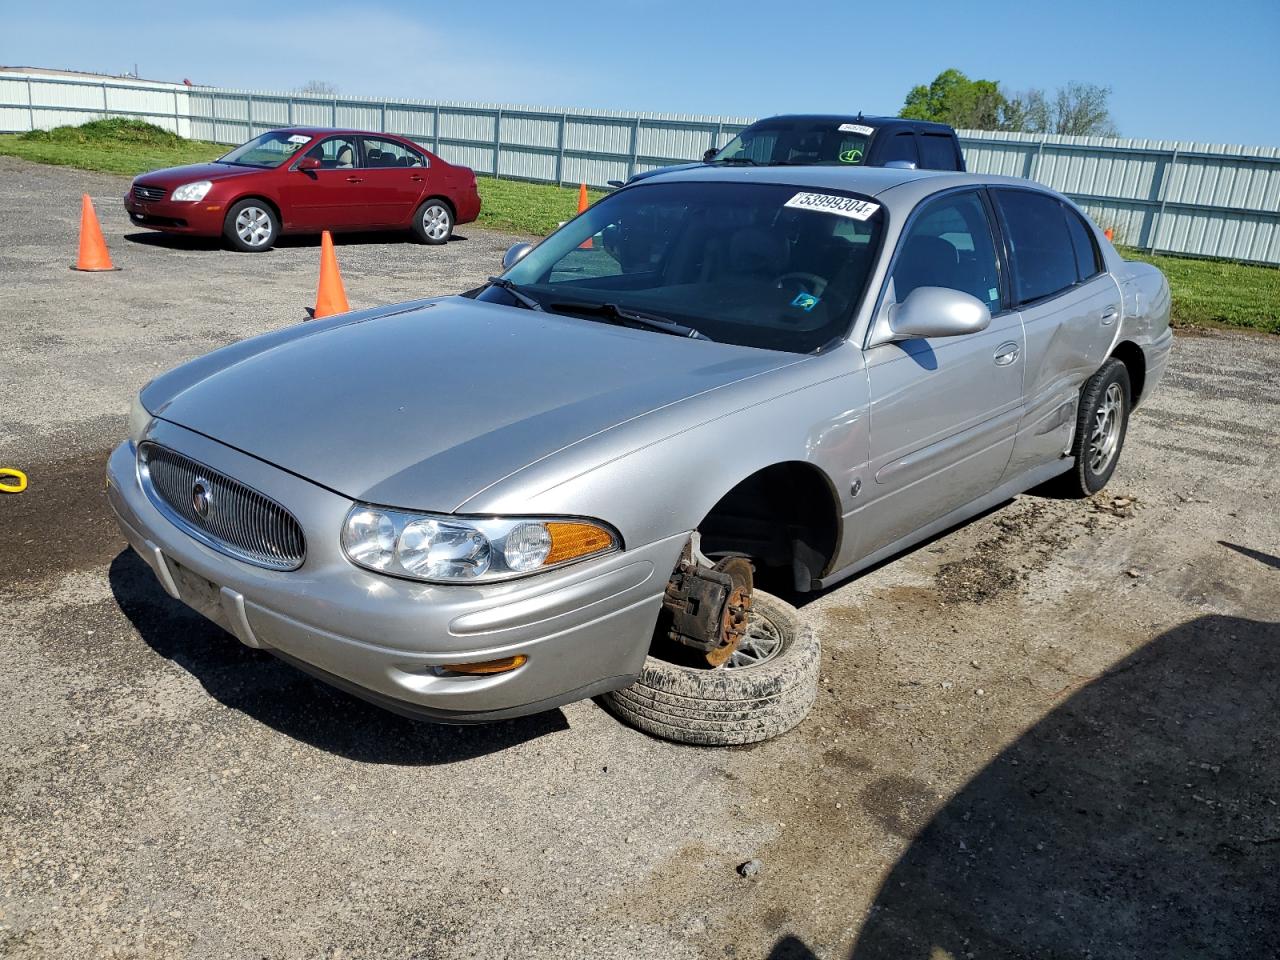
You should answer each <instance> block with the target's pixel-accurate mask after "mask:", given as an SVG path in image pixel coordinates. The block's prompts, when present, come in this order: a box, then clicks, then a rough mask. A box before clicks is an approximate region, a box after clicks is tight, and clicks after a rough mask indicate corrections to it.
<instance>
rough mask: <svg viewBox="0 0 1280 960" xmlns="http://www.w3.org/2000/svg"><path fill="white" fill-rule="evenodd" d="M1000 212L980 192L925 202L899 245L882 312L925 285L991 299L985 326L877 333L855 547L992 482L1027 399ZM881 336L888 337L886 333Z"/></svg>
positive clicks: (899, 531) (871, 547)
mask: <svg viewBox="0 0 1280 960" xmlns="http://www.w3.org/2000/svg"><path fill="white" fill-rule="evenodd" d="M991 223H992V219H991V215H990V212H989V209H988V204H987V202H986V200H985V197H984V195H983V194H982V193H981V192H980V191H978V190H966V191H960V192H955V193H948V194H945V195H944V196H942V197H938V198H935V199H932V200H928V201H926V202H925V204H924V205H923V206H922V207H920V208H918V209H917V210H916V212H915V213H914V214H913V216H912V219H911V220H910V221H909V222H908V225H907V229H906V231H905V233H904V235H903V237H902V239H901V240H900V242H899V245H898V249H897V251H896V253H895V260H894V265H893V267H892V271H891V273H890V279H889V281H888V287H887V289H886V295H885V297H884V301H883V303H882V304H881V317H883V316H884V315H885V312H886V311H887V310H888V309H889V307H890V305H892V304H893V303H900V302H902V301H904V300H905V299H906V298H907V296H908V295H909V294H910V293H911V291H912V290H915V289H916V288H918V287H948V288H951V289H955V290H961V291H963V292H965V293H969V294H971V295H973V296H975V297H977V298H978V299H979V300H981V301H982V302H984V303H985V304H987V307H988V308H989V309H990V310H991V313H992V319H991V324H990V326H988V327H987V329H985V330H982V331H979V332H978V333H972V334H966V335H961V336H955V337H935V338H927V339H926V338H914V339H906V340H896V341H890V342H876V339H877V335H878V334H879V331H881V330H885V329H887V327H886V326H885V325H884V324H883V323H876V324H875V325H874V329H873V333H872V339H871V341H870V345H869V346H868V348H867V349H866V350H865V352H864V357H865V361H866V365H867V375H868V381H869V388H870V400H871V405H870V426H869V444H870V449H869V454H870V458H869V464H868V471H867V472H868V476H867V479H866V483H865V484H864V486H865V488H866V491H867V495H868V500H867V502H866V504H865V506H864V507H863V509H862V510H860V511H859V520H858V524H859V552H861V553H862V554H863V555H866V554H869V553H872V552H874V551H875V550H877V549H880V548H881V547H885V546H888V545H889V544H892V543H894V542H895V541H897V540H900V539H902V538H903V537H906V536H908V535H909V534H911V533H913V532H914V531H916V530H918V529H920V528H921V527H923V526H925V525H927V524H929V523H930V522H932V521H934V520H937V519H939V518H941V517H944V516H946V515H947V514H948V513H950V512H951V511H953V510H956V509H958V508H959V507H962V506H965V505H966V504H968V503H970V502H971V501H973V500H975V499H977V498H978V497H980V496H982V495H984V494H986V493H988V492H990V491H991V490H992V489H994V488H995V486H996V485H997V483H998V482H999V480H1000V477H1001V475H1002V474H1003V473H1004V469H1005V466H1006V464H1007V463H1008V462H1009V456H1010V453H1011V451H1012V450H1013V443H1014V435H1015V432H1016V428H1017V425H1018V417H1019V415H1020V412H1021V406H1022V356H1023V353H1024V348H1023V334H1022V321H1021V318H1020V316H1019V314H1018V313H1017V312H1016V311H1013V310H1006V309H1004V304H1005V303H1006V302H1007V301H1006V298H1005V296H1004V294H1003V292H1002V283H1001V278H1000V266H999V258H998V257H997V254H996V246H995V234H994V232H993V230H992V227H991ZM879 339H880V340H884V337H883V335H881V336H880V337H879Z"/></svg>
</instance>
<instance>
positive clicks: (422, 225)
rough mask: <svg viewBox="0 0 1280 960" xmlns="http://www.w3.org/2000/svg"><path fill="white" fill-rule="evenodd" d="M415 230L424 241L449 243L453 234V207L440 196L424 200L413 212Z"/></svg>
mask: <svg viewBox="0 0 1280 960" xmlns="http://www.w3.org/2000/svg"><path fill="white" fill-rule="evenodd" d="M413 232H414V234H415V235H416V236H417V238H418V239H419V240H421V241H422V242H423V243H429V244H432V245H435V244H441V243H448V242H449V238H450V237H452V236H453V208H452V207H450V206H449V204H447V203H445V202H444V201H443V200H441V199H439V198H438V197H431V198H430V199H428V200H424V201H422V203H421V204H420V205H419V206H418V209H417V210H416V211H414V214H413Z"/></svg>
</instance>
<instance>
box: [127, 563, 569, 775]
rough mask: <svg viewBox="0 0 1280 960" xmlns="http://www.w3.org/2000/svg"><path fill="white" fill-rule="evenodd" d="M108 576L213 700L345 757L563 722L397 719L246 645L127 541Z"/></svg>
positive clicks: (436, 749) (503, 736)
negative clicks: (173, 589) (181, 598)
mask: <svg viewBox="0 0 1280 960" xmlns="http://www.w3.org/2000/svg"><path fill="white" fill-rule="evenodd" d="M108 580H109V582H110V585H111V592H112V594H113V595H114V596H115V600H116V603H117V605H118V606H119V607H120V610H121V612H123V613H124V615H125V616H126V617H127V618H128V620H129V622H130V623H131V624H132V625H133V627H134V629H135V630H137V632H138V634H139V636H141V637H142V639H143V641H144V642H145V643H146V644H147V645H148V646H149V647H151V649H152V650H154V651H155V652H156V653H158V654H159V655H160V656H162V657H164V658H165V659H167V660H172V661H173V662H174V663H176V664H177V665H178V666H180V667H182V668H183V669H184V670H186V671H187V672H188V673H190V674H191V675H192V676H193V677H195V678H196V679H197V680H199V681H200V683H201V685H202V686H203V687H204V689H205V690H206V691H208V693H209V694H210V695H211V696H212V697H213V698H214V699H215V700H217V701H218V702H219V703H221V704H223V705H224V706H227V707H230V708H231V709H233V710H238V711H240V712H241V713H243V714H246V715H247V716H249V717H252V718H253V719H254V720H256V721H258V722H259V723H263V724H266V725H267V726H269V727H271V728H272V729H274V730H277V731H279V732H280V733H283V734H285V735H286V736H289V737H292V738H293V739H295V740H298V741H301V742H303V743H307V744H310V745H311V746H313V747H317V748H319V749H321V750H327V751H329V752H330V753H334V754H338V755H340V756H344V757H347V758H349V759H351V760H357V761H360V762H362V763H386V764H398V765H406V766H409V765H428V766H429V765H437V764H448V763H456V762H458V761H460V760H470V759H473V758H475V757H479V756H484V755H486V754H490V753H495V752H498V751H501V750H505V749H507V748H508V747H512V746H516V745H517V744H520V743H525V742H527V741H529V740H533V739H536V738H537V737H541V736H545V735H546V734H549V733H555V732H557V731H561V730H567V729H568V727H569V723H568V721H567V720H566V719H565V716H564V714H563V713H562V712H561V711H560V710H549V711H546V712H544V713H539V714H535V715H533V716H529V717H518V718H516V719H513V720H500V721H496V722H494V723H489V724H481V725H476V726H446V725H442V724H433V723H427V722H424V721H417V720H411V719H408V718H406V717H401V716H399V715H397V714H393V713H390V712H388V711H386V710H383V709H382V708H380V707H376V706H374V705H372V704H370V703H366V702H365V701H363V700H361V699H359V698H358V697H354V696H351V695H350V694H347V693H344V692H342V691H340V690H336V689H334V688H332V687H330V686H328V685H326V684H323V683H321V682H320V681H318V680H315V679H313V678H312V677H310V676H308V675H307V674H305V673H303V672H301V671H300V670H296V669H294V668H293V667H291V666H289V665H288V664H286V663H284V662H283V661H281V660H278V659H276V658H275V657H273V656H271V655H270V654H269V653H266V652H265V651H261V650H253V649H251V648H249V647H246V646H244V645H243V644H241V643H240V641H239V640H237V639H236V638H235V637H233V636H231V634H229V633H226V632H225V631H223V630H222V629H221V628H220V627H218V626H216V625H215V624H213V623H211V622H210V621H208V620H206V619H205V618H204V617H202V616H200V615H199V614H197V613H196V612H195V611H193V610H191V609H190V608H189V607H187V606H186V605H185V604H182V603H179V602H178V601H177V600H174V599H173V598H172V597H170V596H169V595H168V594H167V593H165V592H164V590H163V589H162V588H161V586H160V584H159V582H158V581H157V580H156V577H155V574H154V573H153V572H152V570H151V568H150V567H148V566H147V564H146V563H144V562H143V560H142V558H141V557H139V556H138V555H137V554H136V553H134V552H133V550H131V549H125V550H123V551H121V552H120V553H119V554H118V555H117V556H116V557H115V559H114V560H112V562H111V567H110V570H109V572H108Z"/></svg>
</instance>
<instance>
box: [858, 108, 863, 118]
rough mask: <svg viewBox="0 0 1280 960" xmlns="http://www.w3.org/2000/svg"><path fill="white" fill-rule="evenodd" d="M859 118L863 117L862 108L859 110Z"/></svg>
mask: <svg viewBox="0 0 1280 960" xmlns="http://www.w3.org/2000/svg"><path fill="white" fill-rule="evenodd" d="M858 119H859V120H861V119H862V111H861V110H859V111H858Z"/></svg>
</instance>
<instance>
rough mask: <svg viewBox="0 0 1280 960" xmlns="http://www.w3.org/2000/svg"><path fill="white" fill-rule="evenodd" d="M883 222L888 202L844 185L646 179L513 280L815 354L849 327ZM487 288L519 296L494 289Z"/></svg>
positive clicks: (536, 253)
mask: <svg viewBox="0 0 1280 960" xmlns="http://www.w3.org/2000/svg"><path fill="white" fill-rule="evenodd" d="M883 222H884V214H883V213H882V212H881V210H880V205H879V204H878V203H876V202H875V201H873V200H871V199H869V198H867V197H863V196H859V195H857V194H853V193H848V192H844V191H839V190H829V189H818V188H806V187H798V186H794V185H792V186H788V185H782V184H768V183H705V182H703V183H696V184H695V183H681V182H675V183H663V182H658V183H651V184H638V185H636V186H634V187H629V188H627V189H625V190H620V191H618V192H617V193H614V194H611V195H609V196H608V197H606V198H604V199H603V200H601V201H600V202H599V203H597V204H595V205H594V206H592V207H590V208H589V209H588V210H587V211H586V212H585V213H583V214H582V215H581V216H579V217H577V218H576V219H574V220H572V221H570V222H569V223H568V224H567V225H566V226H565V227H563V228H562V229H560V230H558V231H557V232H556V233H554V234H552V235H551V236H550V237H548V238H547V239H546V240H544V241H542V243H540V244H539V245H538V246H537V247H535V248H534V249H533V250H532V251H531V252H530V253H529V254H528V255H527V256H526V257H525V258H524V259H523V260H521V261H520V262H519V263H517V264H516V265H515V266H514V267H512V268H511V270H509V271H508V272H507V273H506V274H505V277H506V279H507V280H510V281H511V282H512V283H514V284H516V285H517V286H518V290H519V292H521V293H523V294H525V295H526V296H529V297H532V298H533V299H535V300H537V301H538V302H539V303H540V304H541V305H542V306H543V307H544V308H545V309H548V310H552V311H557V312H561V313H567V314H574V313H575V312H576V313H577V315H579V316H582V317H583V318H584V319H589V320H596V321H604V322H625V321H623V320H622V319H621V318H619V317H618V312H617V311H616V310H612V309H600V308H602V307H603V305H605V304H612V305H613V306H615V307H619V308H621V309H622V310H625V311H631V312H635V313H644V314H646V315H648V316H649V317H658V318H660V319H662V320H665V321H670V322H672V323H675V324H681V325H683V326H685V327H688V328H692V329H693V330H696V331H697V332H698V333H700V334H702V335H705V336H707V337H709V338H711V339H712V340H718V341H721V342H725V343H734V344H739V345H742V346H750V347H762V348H765V349H769V350H785V351H788V352H793V353H809V352H812V351H814V350H817V349H818V348H820V347H822V346H825V345H827V344H830V343H831V342H832V341H833V340H835V339H837V338H839V337H842V336H844V334H845V333H846V332H847V331H848V327H849V322H850V319H851V315H852V313H853V310H854V308H855V307H856V306H857V304H858V302H859V300H860V298H861V296H862V293H863V289H864V287H865V286H866V281H867V277H868V275H869V274H870V271H871V266H872V264H873V263H874V260H875V257H876V254H877V251H878V249H879V246H880V235H881V231H882V225H883ZM479 296H480V298H481V299H485V300H491V301H494V302H500V303H509V304H510V303H514V302H515V299H514V298H513V297H512V293H511V291H510V290H505V289H501V288H499V287H496V286H491V287H489V288H487V289H486V290H485V291H484V292H483V293H481V294H480V295H479ZM575 306H576V310H575ZM584 306H586V307H590V306H594V307H595V308H597V309H594V310H590V309H584ZM655 335H660V334H658V333H655Z"/></svg>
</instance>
